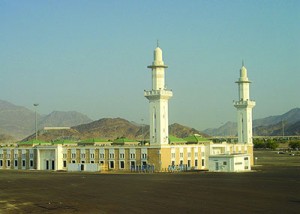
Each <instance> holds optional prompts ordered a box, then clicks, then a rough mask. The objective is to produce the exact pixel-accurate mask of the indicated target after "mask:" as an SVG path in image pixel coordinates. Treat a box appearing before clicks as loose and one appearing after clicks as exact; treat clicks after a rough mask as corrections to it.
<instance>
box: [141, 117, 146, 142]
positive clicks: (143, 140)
mask: <svg viewBox="0 0 300 214" xmlns="http://www.w3.org/2000/svg"><path fill="white" fill-rule="evenodd" d="M141 121H142V140H143V141H142V144H144V141H145V139H144V124H143V122H144V119H141Z"/></svg>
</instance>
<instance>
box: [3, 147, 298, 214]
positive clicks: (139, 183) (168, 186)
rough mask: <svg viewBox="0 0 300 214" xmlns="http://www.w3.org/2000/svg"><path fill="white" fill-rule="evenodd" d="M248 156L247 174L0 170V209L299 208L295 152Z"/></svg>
mask: <svg viewBox="0 0 300 214" xmlns="http://www.w3.org/2000/svg"><path fill="white" fill-rule="evenodd" d="M254 155H255V157H257V160H256V164H257V166H256V167H255V168H254V169H255V170H254V171H252V172H248V173H210V172H187V173H173V174H166V173H155V174H99V173H67V172H38V171H14V170H0V213H299V212H300V156H290V155H288V154H277V153H276V152H274V151H268V152H255V154H254Z"/></svg>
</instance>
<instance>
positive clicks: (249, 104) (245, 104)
mask: <svg viewBox="0 0 300 214" xmlns="http://www.w3.org/2000/svg"><path fill="white" fill-rule="evenodd" d="M254 106H255V101H252V100H239V101H235V102H234V107H236V108H253V107H254Z"/></svg>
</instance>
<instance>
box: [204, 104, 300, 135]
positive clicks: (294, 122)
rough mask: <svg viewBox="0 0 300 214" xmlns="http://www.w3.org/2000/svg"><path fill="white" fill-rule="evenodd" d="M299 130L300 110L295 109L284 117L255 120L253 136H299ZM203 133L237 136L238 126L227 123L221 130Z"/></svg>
mask: <svg viewBox="0 0 300 214" xmlns="http://www.w3.org/2000/svg"><path fill="white" fill-rule="evenodd" d="M299 129H300V108H294V109H292V110H290V111H288V112H286V113H284V114H282V115H277V116H270V117H266V118H262V119H257V120H253V135H258V136H278V135H279V136H281V135H282V134H284V135H299ZM203 132H204V133H206V134H208V135H211V136H232V135H237V124H236V123H234V122H227V123H226V124H224V125H223V126H221V127H219V128H215V129H206V130H204V131H203Z"/></svg>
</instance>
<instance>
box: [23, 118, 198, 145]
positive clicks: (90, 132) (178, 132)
mask: <svg viewBox="0 0 300 214" xmlns="http://www.w3.org/2000/svg"><path fill="white" fill-rule="evenodd" d="M169 130H170V135H174V136H176V137H187V136H189V135H192V134H200V135H201V134H202V133H200V132H199V131H198V130H196V129H193V128H190V127H187V126H183V125H180V124H177V123H175V124H172V125H170V126H169ZM121 137H126V138H129V139H132V140H140V141H142V140H147V139H149V125H144V124H143V125H142V124H137V123H134V122H130V121H128V120H125V119H122V118H103V119H100V120H97V121H94V122H91V123H88V124H83V125H78V126H74V127H72V128H71V129H69V130H51V131H44V132H42V133H40V135H39V139H40V140H45V141H51V140H58V139H70V140H86V139H92V138H94V139H99V138H100V139H106V140H114V139H116V138H121ZM32 138H34V135H32V136H30V137H29V138H27V139H26V140H28V139H32Z"/></svg>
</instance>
